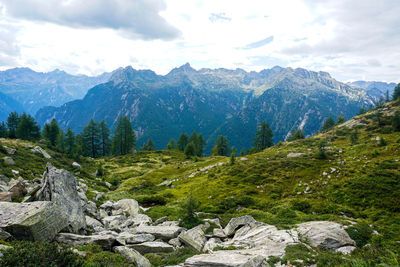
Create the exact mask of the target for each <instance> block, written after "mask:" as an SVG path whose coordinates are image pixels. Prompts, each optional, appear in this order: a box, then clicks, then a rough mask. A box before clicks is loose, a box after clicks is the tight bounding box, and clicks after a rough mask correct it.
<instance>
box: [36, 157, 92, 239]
mask: <svg viewBox="0 0 400 267" xmlns="http://www.w3.org/2000/svg"><path fill="white" fill-rule="evenodd" d="M43 179H44V182H43V186H42V188H41V189H40V190H39V191H38V192H37V194H36V200H47V201H51V202H54V203H55V204H56V205H57V206H58V207H59V208H60V209H61V211H62V213H63V214H65V215H66V216H67V218H68V232H72V233H80V232H81V231H83V230H84V229H85V228H86V220H85V215H84V214H83V209H82V204H81V200H80V197H79V195H78V191H77V187H76V186H77V181H76V178H75V177H74V176H73V175H72V174H71V173H70V172H68V171H66V170H63V169H57V168H55V167H53V166H52V165H51V164H50V163H47V166H46V172H45V174H44V177H43Z"/></svg>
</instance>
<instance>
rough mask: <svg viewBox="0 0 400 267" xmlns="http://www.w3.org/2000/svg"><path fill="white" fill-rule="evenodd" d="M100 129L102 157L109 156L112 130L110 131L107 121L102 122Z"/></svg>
mask: <svg viewBox="0 0 400 267" xmlns="http://www.w3.org/2000/svg"><path fill="white" fill-rule="evenodd" d="M99 129H100V143H101V155H102V156H103V157H104V156H107V155H108V154H109V153H110V142H111V141H110V129H108V126H107V123H106V121H105V120H102V121H101V122H100V124H99Z"/></svg>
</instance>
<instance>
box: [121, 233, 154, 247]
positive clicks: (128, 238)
mask: <svg viewBox="0 0 400 267" xmlns="http://www.w3.org/2000/svg"><path fill="white" fill-rule="evenodd" d="M154 239H155V237H154V236H153V235H151V234H132V233H129V232H122V233H120V234H119V235H118V237H117V241H118V242H119V243H121V244H123V245H127V244H138V243H144V242H151V241H154Z"/></svg>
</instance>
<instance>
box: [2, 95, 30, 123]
mask: <svg viewBox="0 0 400 267" xmlns="http://www.w3.org/2000/svg"><path fill="white" fill-rule="evenodd" d="M23 110H24V109H23V107H22V105H21V104H20V103H19V102H18V101H16V100H15V99H13V98H12V97H9V96H8V95H5V94H3V93H1V92H0V122H1V121H6V120H7V117H8V115H9V114H10V113H11V112H13V111H16V112H18V113H21V112H22V111H23Z"/></svg>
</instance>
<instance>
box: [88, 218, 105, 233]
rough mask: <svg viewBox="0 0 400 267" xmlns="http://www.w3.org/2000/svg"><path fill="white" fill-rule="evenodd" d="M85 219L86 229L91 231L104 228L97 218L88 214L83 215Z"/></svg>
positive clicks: (99, 230)
mask: <svg viewBox="0 0 400 267" xmlns="http://www.w3.org/2000/svg"><path fill="white" fill-rule="evenodd" d="M85 219H86V227H87V229H88V230H90V231H92V232H101V231H104V230H105V229H104V226H103V224H102V223H101V222H99V221H98V220H96V219H94V218H92V217H89V216H85Z"/></svg>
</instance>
